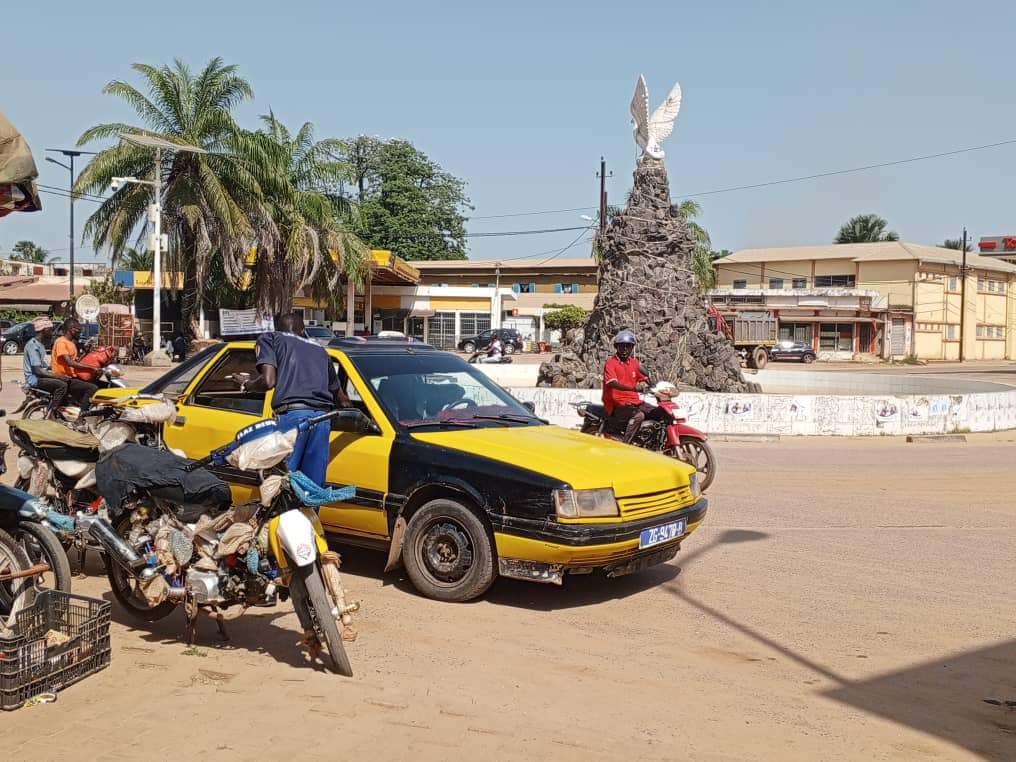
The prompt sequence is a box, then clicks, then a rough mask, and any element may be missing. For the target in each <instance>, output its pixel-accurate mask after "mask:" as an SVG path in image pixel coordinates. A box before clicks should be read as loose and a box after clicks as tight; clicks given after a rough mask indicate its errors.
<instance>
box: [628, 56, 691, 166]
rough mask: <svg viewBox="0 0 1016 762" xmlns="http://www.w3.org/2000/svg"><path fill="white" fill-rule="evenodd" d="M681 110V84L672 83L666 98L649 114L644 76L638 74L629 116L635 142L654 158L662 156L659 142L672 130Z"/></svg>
mask: <svg viewBox="0 0 1016 762" xmlns="http://www.w3.org/2000/svg"><path fill="white" fill-rule="evenodd" d="M680 110H681V85H680V84H678V83H676V82H675V83H674V87H673V88H672V89H671V91H670V95H668V96H667V99H666V100H665V101H663V103H661V104H660V105H659V106H658V107H657V109H656V111H654V112H653V115H652V116H649V91H648V90H647V89H646V78H645V77H643V76H642V75H639V81H638V82H637V83H636V85H635V96H634V97H633V98H632V99H631V116H632V122H633V124H634V125H635V129H634V132H635V142H636V143H638V144H639V145H640V146H642V150H643V151H645V152H646V154H647V155H649V156H652V157H653V158H654V159H662V158H663V149H662V148H661V147H660V144H661V143H662V142H663V141H664V140H666V139H667V138H668V137H670V133H671V132H673V131H674V120H675V119H677V112H678V111H680Z"/></svg>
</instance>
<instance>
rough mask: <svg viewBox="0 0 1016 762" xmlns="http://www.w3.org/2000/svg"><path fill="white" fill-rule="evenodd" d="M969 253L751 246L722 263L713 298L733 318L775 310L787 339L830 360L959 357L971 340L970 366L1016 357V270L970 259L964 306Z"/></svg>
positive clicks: (887, 246)
mask: <svg viewBox="0 0 1016 762" xmlns="http://www.w3.org/2000/svg"><path fill="white" fill-rule="evenodd" d="M962 256H963V255H962V252H960V251H956V250H953V249H944V248H939V247H936V246H925V245H922V244H913V243H906V242H902V241H884V242H879V243H859V244H827V245H821V246H796V247H789V248H771V249H743V250H741V251H738V252H735V253H734V254H731V255H730V256H727V257H724V258H723V259H721V260H717V262H716V263H715V267H716V271H717V276H718V280H717V282H718V286H717V288H716V289H714V290H713V291H711V292H710V294H709V297H710V299H711V300H712V302H713V303H714V304H715V305H716V307H717V309H718V310H719V311H720V312H721V313H722V314H725V315H727V316H735V315H736V314H737V313H738V312H743V311H751V312H758V311H760V310H764V311H767V312H771V313H772V314H773V315H774V316H775V317H777V318H778V320H779V331H780V338H781V339H793V340H796V341H803V342H805V343H808V344H810V345H811V346H812V347H813V348H814V349H815V350H816V351H817V352H818V353H819V356H820V357H821V358H823V359H851V358H859V357H863V356H865V355H867V356H871V357H883V358H894V359H900V358H905V357H908V356H916V357H918V358H921V359H926V360H958V359H959V358H960V342H961V341H962V342H963V350H964V351H963V355H964V357H965V359H968V360H975V359H976V360H982V359H983V360H990V359H1016V310H1014V302H1013V298H1014V296H1013V295H1014V287H1016V265H1014V264H1011V263H1009V262H1005V261H1001V260H999V259H994V258H989V257H985V256H978V255H976V254H968V255H967V272H966V274H965V281H966V305H965V309H961V294H960V292H961V285H962V283H963V280H964V276H963V274H962V273H961V269H962V268H961V264H962ZM961 315H962V317H961ZM961 324H962V328H961ZM961 333H962V335H961Z"/></svg>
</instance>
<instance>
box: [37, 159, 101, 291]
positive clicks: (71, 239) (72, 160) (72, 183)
mask: <svg viewBox="0 0 1016 762" xmlns="http://www.w3.org/2000/svg"><path fill="white" fill-rule="evenodd" d="M46 150H47V151H52V152H53V153H60V154H63V155H64V156H66V157H67V158H68V159H69V160H70V166H67V165H66V164H64V163H63V162H62V161H57V160H56V159H54V158H52V157H50V156H47V157H46V161H48V162H50V163H52V164H56V165H57V166H58V167H63V168H64V169H66V170H68V171H69V172H70V173H71V184H70V188H69V193H68V195H69V196H70V206H71V233H70V263H71V282H70V287H71V293H70V300H71V302H73V301H74V157H75V156H80V155H81V154H82V153H92V152H91V151H71V150H69V149H65V148H47V149H46Z"/></svg>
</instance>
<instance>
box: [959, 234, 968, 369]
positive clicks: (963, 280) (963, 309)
mask: <svg viewBox="0 0 1016 762" xmlns="http://www.w3.org/2000/svg"><path fill="white" fill-rule="evenodd" d="M960 248H961V249H962V250H963V264H962V265H960V362H963V361H964V360H965V359H966V351H965V350H964V346H965V345H966V343H967V337H966V334H964V332H963V329H964V328H965V327H966V324H967V229H966V228H963V240H961V241H960Z"/></svg>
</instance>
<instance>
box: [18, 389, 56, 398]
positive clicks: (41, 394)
mask: <svg viewBox="0 0 1016 762" xmlns="http://www.w3.org/2000/svg"><path fill="white" fill-rule="evenodd" d="M25 394H27V395H29V396H30V397H38V398H39V399H42V400H48V399H49V398H51V397H52V396H53V395H52V394H50V393H49V392H47V391H46V390H45V389H40V388H39V387H37V386H26V387H25Z"/></svg>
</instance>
